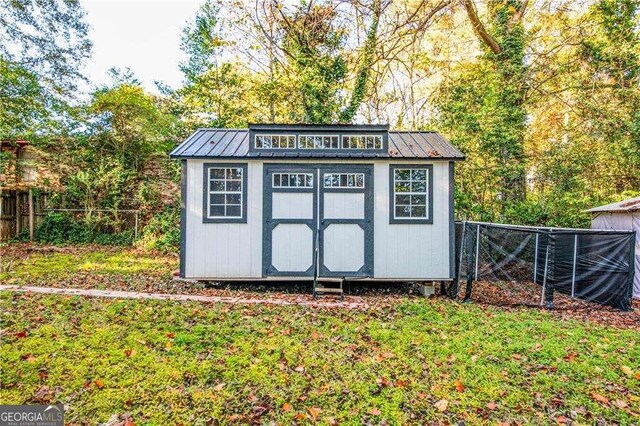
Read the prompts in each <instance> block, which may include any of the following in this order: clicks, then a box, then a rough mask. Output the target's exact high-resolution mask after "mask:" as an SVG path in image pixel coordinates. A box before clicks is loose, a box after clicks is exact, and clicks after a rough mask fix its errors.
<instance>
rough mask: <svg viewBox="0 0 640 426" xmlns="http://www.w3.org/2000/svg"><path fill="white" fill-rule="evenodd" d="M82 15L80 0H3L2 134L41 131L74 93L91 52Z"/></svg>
mask: <svg viewBox="0 0 640 426" xmlns="http://www.w3.org/2000/svg"><path fill="white" fill-rule="evenodd" d="M84 15H85V13H84V11H83V9H82V7H81V6H80V3H79V2H78V1H76V0H42V1H33V0H17V1H16V0H0V110H2V113H0V120H2V121H1V122H0V131H1V132H2V134H1V135H0V136H2V137H14V136H17V135H25V134H28V133H35V132H37V131H42V130H43V128H46V127H47V125H48V124H51V122H45V119H46V118H48V117H50V116H51V115H52V114H54V113H56V112H57V113H59V112H61V111H62V110H63V109H64V107H65V104H66V101H68V100H69V99H70V98H73V97H74V95H75V93H76V89H77V83H78V82H79V81H80V80H81V79H82V78H83V77H82V75H81V73H80V67H81V65H82V63H83V62H84V61H85V60H86V59H87V58H88V57H89V55H90V53H91V42H90V41H89V39H88V36H87V33H88V25H87V24H86V22H85V20H84ZM16 96H21V97H23V98H22V99H23V100H24V101H25V102H24V103H18V104H16V102H15V97H16Z"/></svg>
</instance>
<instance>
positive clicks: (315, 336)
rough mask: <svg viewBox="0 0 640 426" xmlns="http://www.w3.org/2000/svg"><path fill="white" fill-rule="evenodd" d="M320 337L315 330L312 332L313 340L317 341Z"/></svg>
mask: <svg viewBox="0 0 640 426" xmlns="http://www.w3.org/2000/svg"><path fill="white" fill-rule="evenodd" d="M319 337H320V334H319V333H318V332H317V331H315V330H313V331H312V332H311V338H313V339H317V338H319Z"/></svg>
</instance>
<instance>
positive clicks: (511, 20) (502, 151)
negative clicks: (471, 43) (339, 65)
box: [464, 0, 528, 206]
mask: <svg viewBox="0 0 640 426" xmlns="http://www.w3.org/2000/svg"><path fill="white" fill-rule="evenodd" d="M527 6H528V1H527V0H489V1H488V2H487V15H488V19H489V26H488V27H485V25H484V24H483V23H482V21H481V19H480V17H479V15H478V12H477V10H476V7H475V4H474V2H473V0H464V8H465V10H466V12H467V15H468V17H469V21H470V22H471V25H472V26H473V29H474V31H475V33H476V34H477V36H478V38H479V39H480V40H481V41H482V43H483V45H484V46H485V55H484V59H485V60H486V61H488V63H489V64H491V70H492V72H494V73H495V74H496V77H497V79H496V81H495V82H494V84H496V86H495V87H494V89H495V90H494V92H493V95H494V96H492V98H490V99H487V100H488V101H490V102H494V103H495V105H496V108H493V111H494V112H495V113H496V114H497V115H494V116H493V117H491V126H492V128H491V130H490V131H488V132H486V135H485V137H486V140H485V141H484V147H485V149H486V150H487V152H486V154H489V155H492V156H494V157H495V159H496V164H497V169H496V173H497V174H498V176H499V179H500V186H501V187H502V191H501V192H502V194H501V198H502V201H503V202H504V205H505V206H508V205H509V203H514V202H520V201H523V200H524V197H525V189H526V169H525V165H526V159H525V155H524V139H525V125H526V117H527V112H526V110H525V107H524V99H525V96H526V91H527V85H526V75H525V73H526V67H525V64H524V56H525V31H524V25H523V23H522V18H523V16H524V14H525V12H526V10H527Z"/></svg>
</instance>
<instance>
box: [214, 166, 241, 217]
mask: <svg viewBox="0 0 640 426" xmlns="http://www.w3.org/2000/svg"><path fill="white" fill-rule="evenodd" d="M204 182H205V185H204V186H205V188H204V189H205V191H204V215H203V220H204V221H205V222H243V223H244V222H246V220H247V218H246V212H247V209H246V196H247V195H246V194H247V165H246V164H215V163H206V164H205V165H204Z"/></svg>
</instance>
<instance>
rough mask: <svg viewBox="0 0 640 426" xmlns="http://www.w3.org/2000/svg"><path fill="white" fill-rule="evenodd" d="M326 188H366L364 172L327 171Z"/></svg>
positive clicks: (325, 175) (325, 176)
mask: <svg viewBox="0 0 640 426" xmlns="http://www.w3.org/2000/svg"><path fill="white" fill-rule="evenodd" d="M323 180H324V187H325V188H364V173H325V174H324V179H323Z"/></svg>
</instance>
